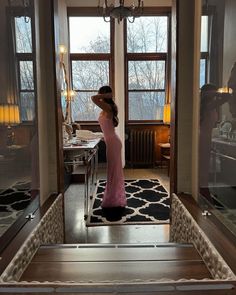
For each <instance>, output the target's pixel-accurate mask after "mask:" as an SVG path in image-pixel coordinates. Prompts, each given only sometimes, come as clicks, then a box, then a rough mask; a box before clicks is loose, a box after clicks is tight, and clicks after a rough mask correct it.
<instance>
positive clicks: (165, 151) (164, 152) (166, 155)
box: [158, 142, 170, 175]
mask: <svg viewBox="0 0 236 295" xmlns="http://www.w3.org/2000/svg"><path fill="white" fill-rule="evenodd" d="M158 145H159V147H160V148H161V167H162V161H163V160H164V161H166V162H167V166H168V175H169V174H170V143H169V142H167V143H159V144H158Z"/></svg>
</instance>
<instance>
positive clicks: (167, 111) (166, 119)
mask: <svg viewBox="0 0 236 295" xmlns="http://www.w3.org/2000/svg"><path fill="white" fill-rule="evenodd" d="M163 122H164V124H170V103H166V104H165V105H164V113H163Z"/></svg>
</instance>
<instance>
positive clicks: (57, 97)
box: [51, 0, 64, 192]
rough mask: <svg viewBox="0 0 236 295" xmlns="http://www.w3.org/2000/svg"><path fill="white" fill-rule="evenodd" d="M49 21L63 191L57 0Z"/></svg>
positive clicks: (58, 174) (59, 176) (59, 179)
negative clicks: (50, 24) (50, 25)
mask: <svg viewBox="0 0 236 295" xmlns="http://www.w3.org/2000/svg"><path fill="white" fill-rule="evenodd" d="M51 23H52V29H51V30H52V48H53V69H54V72H53V76H54V89H55V110H56V114H55V117H56V123H55V124H56V145H57V179H58V192H64V155H63V136H62V123H63V116H62V107H61V84H60V83H61V82H60V71H61V69H60V63H59V58H58V57H59V23H58V0H53V1H51Z"/></svg>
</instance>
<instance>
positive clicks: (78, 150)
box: [63, 138, 101, 219]
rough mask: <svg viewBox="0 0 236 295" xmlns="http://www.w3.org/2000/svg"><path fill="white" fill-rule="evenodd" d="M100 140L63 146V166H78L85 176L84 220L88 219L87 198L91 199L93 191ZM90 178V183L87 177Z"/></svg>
mask: <svg viewBox="0 0 236 295" xmlns="http://www.w3.org/2000/svg"><path fill="white" fill-rule="evenodd" d="M100 140H101V139H100V138H98V139H94V140H88V141H87V142H86V143H84V142H83V143H80V144H74V143H71V144H70V143H68V144H67V145H64V147H63V150H64V164H65V165H66V166H73V167H75V165H78V166H80V167H81V168H82V170H83V172H82V173H83V174H84V176H85V183H84V219H86V218H87V217H88V203H89V196H90V198H91V197H92V193H93V189H94V186H95V184H96V181H97V166H98V143H99V142H100ZM90 176H91V181H90V180H89V177H90Z"/></svg>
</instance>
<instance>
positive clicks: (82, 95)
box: [72, 92, 101, 121]
mask: <svg viewBox="0 0 236 295" xmlns="http://www.w3.org/2000/svg"><path fill="white" fill-rule="evenodd" d="M95 94H97V92H78V93H77V94H76V96H75V97H74V101H73V103H72V118H73V120H74V121H97V120H98V116H99V113H100V111H101V109H100V108H99V107H97V106H96V105H95V104H94V103H93V102H92V100H91V96H92V95H95Z"/></svg>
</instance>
